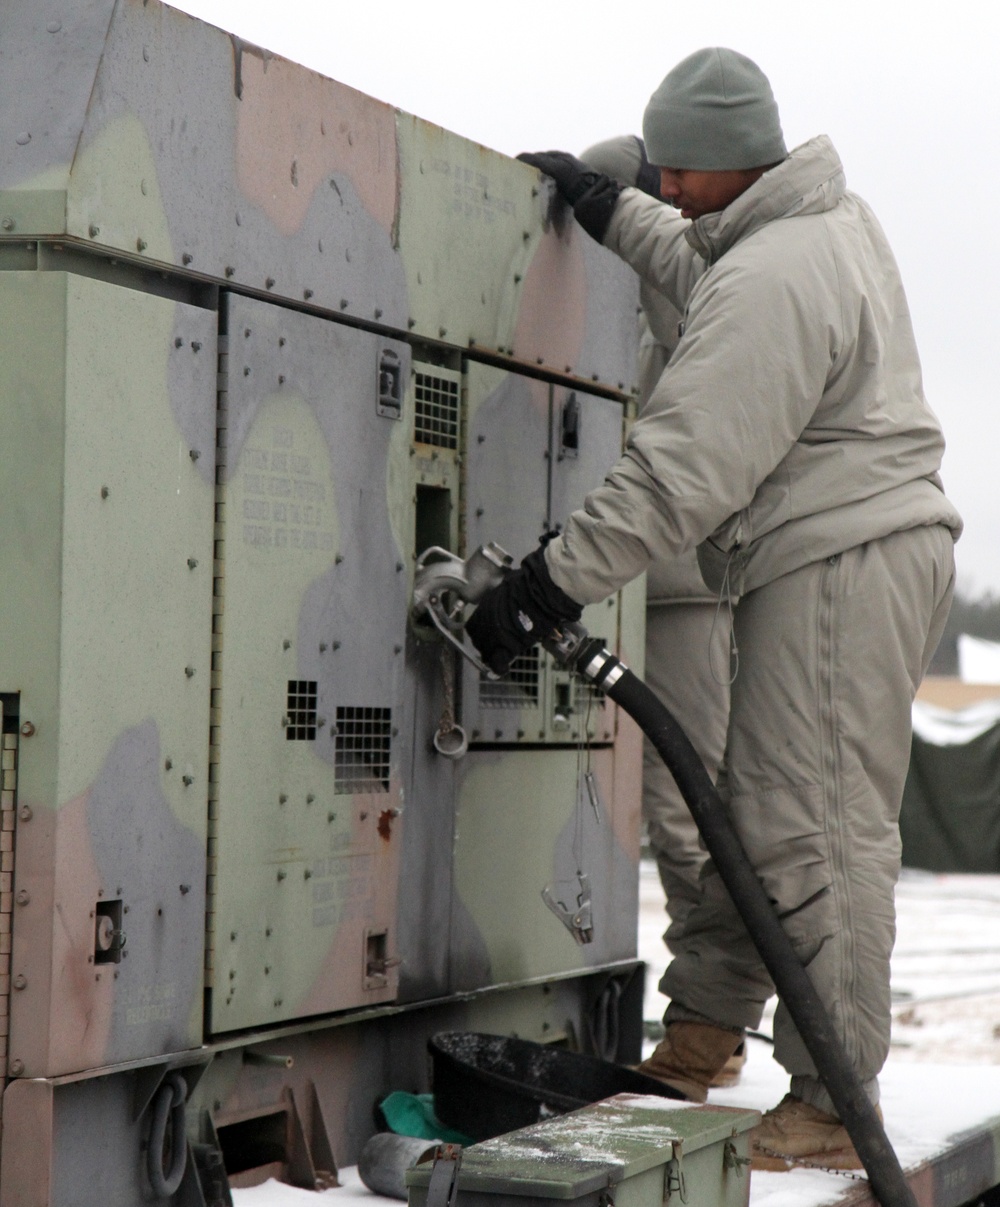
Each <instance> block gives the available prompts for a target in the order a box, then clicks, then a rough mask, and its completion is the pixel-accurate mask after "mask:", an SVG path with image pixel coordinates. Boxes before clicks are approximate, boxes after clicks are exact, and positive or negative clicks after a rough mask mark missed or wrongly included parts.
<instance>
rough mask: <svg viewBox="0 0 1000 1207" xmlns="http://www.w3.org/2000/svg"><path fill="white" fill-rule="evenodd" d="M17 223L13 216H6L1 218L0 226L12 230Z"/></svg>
mask: <svg viewBox="0 0 1000 1207" xmlns="http://www.w3.org/2000/svg"><path fill="white" fill-rule="evenodd" d="M15 225H16V224H15V222H14V219H13V218H4V219H2V220H0V226H2V227H3V229H4V230H5V231H12V230H13V229H14V226H15Z"/></svg>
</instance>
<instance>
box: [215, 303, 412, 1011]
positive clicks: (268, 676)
mask: <svg viewBox="0 0 1000 1207" xmlns="http://www.w3.org/2000/svg"><path fill="white" fill-rule="evenodd" d="M226 317H227V322H228V330H229V335H228V352H227V365H228V368H227V375H226V381H225V403H224V406H225V410H224V413H223V415H222V418H220V427H221V428H222V430H223V431H224V433H225V435H224V444H225V453H224V456H225V462H226V464H225V471H224V474H223V475H222V476H223V478H224V481H223V484H222V485H221V487H220V499H219V510H218V516H219V525H218V529H217V539H218V542H219V543H218V545H217V565H216V579H217V601H216V609H217V612H218V613H219V615H218V622H217V626H216V627H217V633H216V640H217V651H216V669H215V675H214V704H213V709H214V712H213V725H214V727H215V728H214V730H213V732H214V742H215V753H214V755H213V758H215V759H216V760H217V768H216V771H217V774H216V779H215V783H214V786H213V797H214V798H215V803H214V804H213V809H214V812H215V816H214V818H213V836H212V852H211V857H212V875H213V896H212V902H211V909H212V914H211V922H210V926H211V931H212V934H213V952H212V964H213V972H212V982H213V988H212V1008H211V1028H212V1030H213V1031H215V1032H221V1031H227V1030H232V1029H234V1028H238V1027H246V1026H255V1025H261V1024H263V1023H267V1022H271V1021H277V1020H283V1019H291V1018H298V1017H303V1016H306V1015H310V1014H317V1013H323V1012H328V1011H331V1010H339V1009H345V1008H348V1007H351V1006H358V1005H362V1004H369V1003H376V1002H380V1001H385V1000H390V999H392V998H393V997H394V996H395V987H396V973H395V970H394V967H393V964H392V961H393V959H394V956H395V947H394V945H395V934H394V933H391V932H392V930H393V928H392V926H391V925H390V920H392V919H394V918H395V900H394V894H395V883H396V882H395V877H396V874H397V863H398V858H399V856H398V848H399V834H400V827H401V826H402V824H403V823H402V821H400V822H399V824H398V825H397V818H399V817H400V815H401V811H402V803H403V802H402V789H401V784H402V776H401V773H400V769H399V766H398V757H397V755H396V754H395V753H394V752H395V751H396V749H397V748H398V746H399V743H398V742H396V741H395V740H394V739H395V737H396V730H397V729H398V726H399V724H400V720H399V714H400V707H401V705H400V698H401V691H402V689H401V680H402V657H401V655H402V650H403V643H404V636H405V626H406V616H407V594H406V575H405V574H404V573H403V571H404V570H405V564H404V560H403V558H402V556H401V551H400V549H399V546H398V544H397V534H396V530H397V528H398V527H399V526H400V523H399V521H400V517H399V512H400V502H399V494H400V489H399V484H398V479H399V476H398V475H396V477H395V478H394V480H393V484H392V485H390V484H389V475H388V471H387V462H388V460H389V459H390V457H391V456H394V457H399V456H400V454H403V455H404V456H405V446H403V445H401V444H400V436H399V432H400V430H401V428H402V427H403V424H402V422H401V420H400V419H397V418H394V417H392V415H387V414H385V413H383V411H381V410H380V409H379V406H378V405H377V404H378V397H377V386H378V382H379V373H378V368H379V365H380V363H381V357H382V356H383V355H384V352H385V350H386V349H385V345H386V341H384V340H381V339H380V338H379V337H376V336H374V335H371V334H369V333H366V332H358V331H354V330H352V329H350V328H345V327H342V326H339V325H336V324H332V323H329V322H326V321H324V320H321V319H318V318H314V317H312V316H308V315H296V314H293V313H289V312H288V311H284V310H282V309H280V308H279V307H275V306H271V305H268V304H266V303H261V302H253V301H250V300H248V299H241V298H232V297H230V298H228V299H227V301H226ZM389 350H390V351H393V352H395V354H396V356H397V358H398V363H399V365H400V370H401V378H402V381H404V382H405V381H406V380H407V378H408V374H409V358H408V357H407V356H404V355H403V353H404V351H405V349H403V348H402V347H401V346H400V345H396V344H394V345H393V348H392V349H389ZM407 460H408V458H407ZM393 517H395V518H396V523H395V524H394V523H393ZM387 961H389V963H388V964H387Z"/></svg>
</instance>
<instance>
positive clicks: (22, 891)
mask: <svg viewBox="0 0 1000 1207" xmlns="http://www.w3.org/2000/svg"><path fill="white" fill-rule="evenodd" d="M14 900H15V901H16V902H17V903H18V905H27V904H28V902H29V901H30V900H31V894H30V893H29V892H28V890H27V889H26V888H19V889H18V890H17V896H16V897H15V898H14Z"/></svg>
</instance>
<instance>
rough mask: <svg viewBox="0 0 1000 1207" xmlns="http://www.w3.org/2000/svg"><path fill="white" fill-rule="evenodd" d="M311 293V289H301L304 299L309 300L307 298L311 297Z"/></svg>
mask: <svg viewBox="0 0 1000 1207" xmlns="http://www.w3.org/2000/svg"><path fill="white" fill-rule="evenodd" d="M312 295H313V291H312V290H311V289H303V290H302V296H303V297H304V298H305V300H306V301H307V302H308V301H309V299H310V298H311V297H312Z"/></svg>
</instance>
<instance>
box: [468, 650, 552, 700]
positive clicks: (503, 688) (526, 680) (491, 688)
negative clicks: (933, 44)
mask: <svg viewBox="0 0 1000 1207" xmlns="http://www.w3.org/2000/svg"><path fill="white" fill-rule="evenodd" d="M540 703H541V652H540V651H539V650H538V649H534V650H530V651H529V652H528V653H527V654H520V655H519V656H518V657H517V658H515V659H514V661H513V662H512V663H511V664H510V670H509V671H508V672H507V674H506V675H505V677H504V678H503V679H487V678H486V676H485V675H483V676H482V677H481V678H480V681H479V705H480V707H481V708H537V707H538V706H539V704H540Z"/></svg>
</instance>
